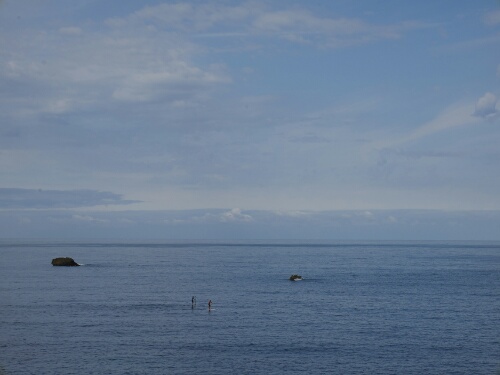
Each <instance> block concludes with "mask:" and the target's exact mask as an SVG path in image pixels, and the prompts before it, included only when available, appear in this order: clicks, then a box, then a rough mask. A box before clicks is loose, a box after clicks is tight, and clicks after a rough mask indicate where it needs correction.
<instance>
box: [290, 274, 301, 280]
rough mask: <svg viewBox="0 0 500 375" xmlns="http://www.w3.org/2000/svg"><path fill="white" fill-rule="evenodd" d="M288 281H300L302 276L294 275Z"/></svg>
mask: <svg viewBox="0 0 500 375" xmlns="http://www.w3.org/2000/svg"><path fill="white" fill-rule="evenodd" d="M290 280H292V281H297V280H302V276H300V275H297V274H294V275H292V276H290Z"/></svg>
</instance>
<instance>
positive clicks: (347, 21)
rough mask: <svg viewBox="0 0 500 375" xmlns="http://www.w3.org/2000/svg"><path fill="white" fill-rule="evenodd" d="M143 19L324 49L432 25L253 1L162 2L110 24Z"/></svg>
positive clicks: (196, 30)
mask: <svg viewBox="0 0 500 375" xmlns="http://www.w3.org/2000/svg"><path fill="white" fill-rule="evenodd" d="M144 21H150V22H152V23H153V24H154V25H159V26H161V27H167V28H168V29H170V30H179V31H182V32H185V33H188V34H200V33H201V35H204V36H211V37H217V36H219V37H224V38H227V37H239V38H241V37H243V36H247V37H256V36H259V37H260V36H268V37H274V38H278V39H283V40H287V41H289V42H292V43H299V44H311V45H314V46H317V47H324V48H337V47H344V46H350V45H354V44H362V43H368V42H372V41H376V40H382V39H395V38H400V37H402V36H403V35H404V34H405V33H407V32H409V31H412V30H416V29H422V28H427V27H430V26H431V25H430V24H425V23H423V22H419V21H414V20H408V21H403V22H399V23H393V24H373V23H369V22H366V21H363V20H362V19H360V18H348V17H338V18H332V17H326V16H321V15H317V14H314V13H312V12H310V11H308V10H306V9H300V8H293V9H292V8H288V9H286V8H285V9H280V10H274V9H270V8H269V7H267V6H265V5H264V3H260V2H255V1H253V2H246V3H243V4H240V5H234V6H228V5H221V4H201V3H200V4H196V5H195V4H188V3H176V4H161V5H157V6H147V7H145V8H143V9H142V10H140V11H137V12H135V13H134V14H132V15H130V16H129V17H126V18H121V19H119V18H113V19H109V20H108V21H107V22H108V24H109V25H110V26H113V27H125V26H126V25H128V24H129V23H137V22H144ZM221 27H224V31H220V32H219V29H220V28H221Z"/></svg>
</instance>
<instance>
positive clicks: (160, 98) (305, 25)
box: [0, 0, 500, 240]
mask: <svg viewBox="0 0 500 375" xmlns="http://www.w3.org/2000/svg"><path fill="white" fill-rule="evenodd" d="M499 142H500V1H498V0H479V1H469V0H440V1H432V2H431V1H400V0H384V1H376V0H370V1H363V0H360V1H347V0H338V1H330V0H316V1H294V0H286V1H284V0H271V1H253V0H250V1H222V0H221V1H196V0H191V1H152V0H146V1H140V2H139V1H131V0H109V1H100V0H76V1H67V0H36V1H35V0H23V1H17V0H16V1H14V0H0V225H1V226H0V238H13V237H17V238H39V237H43V238H45V237H47V238H49V237H50V238H144V239H148V238H188V239H189V238H196V239H203V238H207V239H210V238H214V239H216V238H248V239H252V238H253V239H257V238H283V239H287V238H290V239H292V238H311V239H314V238H318V239H408V240H413V239H444V240H447V239H460V240H467V239H471V240H500V147H499Z"/></svg>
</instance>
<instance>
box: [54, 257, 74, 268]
mask: <svg viewBox="0 0 500 375" xmlns="http://www.w3.org/2000/svg"><path fill="white" fill-rule="evenodd" d="M52 265H53V266H64V267H75V266H79V264H78V263H76V262H75V261H74V260H73V258H54V259H52Z"/></svg>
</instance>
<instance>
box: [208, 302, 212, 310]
mask: <svg viewBox="0 0 500 375" xmlns="http://www.w3.org/2000/svg"><path fill="white" fill-rule="evenodd" d="M211 309H212V300H211V299H210V300H208V311H210V310H211Z"/></svg>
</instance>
